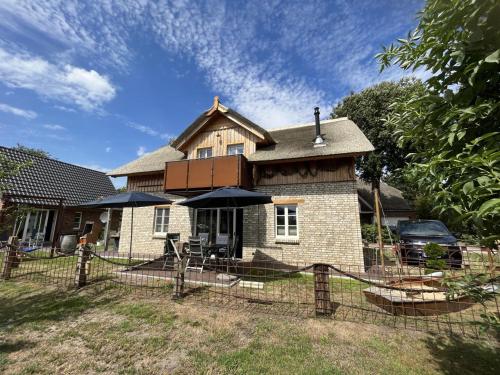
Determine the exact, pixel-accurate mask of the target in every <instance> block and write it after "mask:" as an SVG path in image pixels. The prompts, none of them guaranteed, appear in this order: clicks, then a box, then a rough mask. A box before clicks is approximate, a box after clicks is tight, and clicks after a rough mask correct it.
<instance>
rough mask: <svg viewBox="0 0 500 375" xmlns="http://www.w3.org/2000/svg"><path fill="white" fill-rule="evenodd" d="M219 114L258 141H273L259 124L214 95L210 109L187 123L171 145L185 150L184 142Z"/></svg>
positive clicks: (267, 142) (188, 140) (264, 142)
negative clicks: (220, 101) (221, 101)
mask: <svg viewBox="0 0 500 375" xmlns="http://www.w3.org/2000/svg"><path fill="white" fill-rule="evenodd" d="M221 116H223V117H226V118H227V119H229V120H231V121H232V122H234V123H235V124H237V125H238V126H240V127H242V128H244V129H245V130H247V131H248V132H249V133H252V134H253V135H254V136H255V137H257V138H258V139H259V142H260V143H263V144H272V143H274V140H273V138H272V137H271V135H270V134H269V133H268V132H267V131H266V130H265V129H263V128H261V127H260V126H259V125H257V124H255V123H254V122H252V121H250V120H249V119H247V118H246V117H244V116H242V115H241V114H239V113H238V112H235V111H233V110H232V109H230V108H227V107H225V106H224V105H222V104H220V103H219V98H218V97H217V96H216V97H215V98H214V104H213V106H212V107H210V109H208V110H207V111H205V112H203V113H202V114H201V115H200V116H199V117H198V118H197V119H196V120H195V121H193V123H192V124H191V125H189V126H188V127H187V128H186V129H185V130H184V131H183V132H182V133H181V135H179V137H177V139H176V140H175V141H174V142H172V147H174V148H176V149H178V150H181V151H183V150H185V149H186V144H187V143H190V142H191V141H192V138H193V137H194V136H195V135H197V134H198V133H199V132H200V131H202V130H204V129H205V128H206V126H208V125H209V124H211V123H212V122H213V121H214V120H217V119H218V118H220V117H221Z"/></svg>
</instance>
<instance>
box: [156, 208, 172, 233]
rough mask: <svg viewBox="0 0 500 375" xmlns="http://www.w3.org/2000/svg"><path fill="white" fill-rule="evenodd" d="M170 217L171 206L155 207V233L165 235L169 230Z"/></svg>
mask: <svg viewBox="0 0 500 375" xmlns="http://www.w3.org/2000/svg"><path fill="white" fill-rule="evenodd" d="M169 217H170V208H156V209H155V228H154V234H155V235H164V234H166V233H167V232H168V220H169Z"/></svg>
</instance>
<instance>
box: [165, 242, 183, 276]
mask: <svg viewBox="0 0 500 375" xmlns="http://www.w3.org/2000/svg"><path fill="white" fill-rule="evenodd" d="M176 242H177V241H176V240H174V239H173V238H167V239H166V240H165V250H164V252H163V256H164V257H165V261H164V262H163V267H162V269H165V268H166V267H167V263H168V261H169V260H170V259H172V260H173V261H174V262H175V259H176V258H177V261H180V260H181V256H180V255H179V253H178V252H177V244H176Z"/></svg>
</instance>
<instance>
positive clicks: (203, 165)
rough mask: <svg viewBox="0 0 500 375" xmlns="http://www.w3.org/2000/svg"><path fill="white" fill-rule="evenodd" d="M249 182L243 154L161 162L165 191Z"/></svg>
mask: <svg viewBox="0 0 500 375" xmlns="http://www.w3.org/2000/svg"><path fill="white" fill-rule="evenodd" d="M250 183H251V182H250V178H249V168H248V162H247V160H246V158H245V157H244V156H243V155H230V156H218V157H214V158H208V159H189V160H180V161H172V162H167V163H166V165H165V183H164V187H165V191H170V192H173V191H177V192H182V191H189V190H207V189H214V188H219V187H224V186H238V187H249V185H250Z"/></svg>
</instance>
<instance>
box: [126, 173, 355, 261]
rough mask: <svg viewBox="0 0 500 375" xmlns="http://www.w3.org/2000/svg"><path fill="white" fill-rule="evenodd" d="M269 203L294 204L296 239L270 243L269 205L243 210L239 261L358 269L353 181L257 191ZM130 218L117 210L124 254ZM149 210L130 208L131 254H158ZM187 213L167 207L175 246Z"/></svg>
mask: <svg viewBox="0 0 500 375" xmlns="http://www.w3.org/2000/svg"><path fill="white" fill-rule="evenodd" d="M256 190H257V191H260V192H262V193H264V194H269V195H272V196H273V198H274V199H277V198H279V199H290V201H293V200H294V199H295V200H297V201H298V202H300V203H298V225H299V240H298V241H297V242H295V243H285V242H279V241H276V239H275V234H274V233H275V222H274V220H275V218H274V204H267V205H261V206H250V207H246V208H245V209H244V210H243V231H244V232H243V258H244V259H252V258H254V257H255V258H265V259H270V258H272V259H274V260H277V261H280V262H285V263H290V264H293V263H297V262H299V263H304V262H306V263H307V262H313V261H314V262H327V263H334V264H342V265H360V266H361V265H363V249H362V241H361V226H360V219H359V205H358V195H357V191H356V182H355V181H347V182H334V183H316V184H295V185H275V186H259V187H257V188H256ZM130 213H131V209H129V208H126V209H124V211H123V219H122V226H121V238H120V251H129V244H130ZM154 213H155V208H154V207H143V208H135V209H134V231H133V249H132V251H133V252H134V253H154V254H162V253H163V248H164V243H165V237H155V236H154V233H153V231H154ZM192 221H193V211H192V210H190V209H188V208H186V207H183V206H179V205H176V204H173V205H171V206H170V220H169V228H168V232H169V233H180V235H181V241H187V240H188V237H189V236H190V235H191V228H192Z"/></svg>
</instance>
